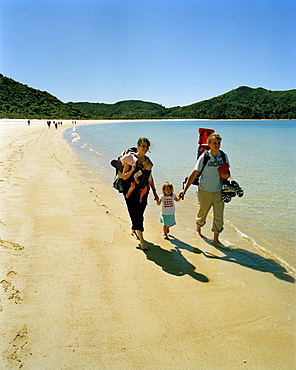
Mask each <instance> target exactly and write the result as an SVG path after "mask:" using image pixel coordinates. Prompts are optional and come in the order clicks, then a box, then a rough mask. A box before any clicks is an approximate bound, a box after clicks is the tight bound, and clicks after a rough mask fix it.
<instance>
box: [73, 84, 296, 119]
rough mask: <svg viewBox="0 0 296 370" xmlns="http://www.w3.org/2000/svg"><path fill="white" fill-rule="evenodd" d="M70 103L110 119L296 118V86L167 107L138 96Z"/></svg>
mask: <svg viewBox="0 0 296 370" xmlns="http://www.w3.org/2000/svg"><path fill="white" fill-rule="evenodd" d="M69 104H70V105H72V106H73V107H76V108H78V109H80V110H82V111H83V112H85V113H87V114H89V115H90V116H92V117H96V118H108V119H134V118H139V119H145V118H147V119H148V118H156V119H157V118H159V119H170V118H171V119H173V118H176V119H178V118H196V119H296V90H287V91H270V90H265V89H263V88H257V89H253V88H250V87H246V86H241V87H239V88H237V89H235V90H232V91H229V92H228V93H226V94H223V95H220V96H217V97H215V98H212V99H209V100H204V101H201V102H199V103H195V104H191V105H188V106H185V107H173V108H165V107H163V106H162V105H159V104H155V103H148V102H142V101H137V100H128V101H123V102H118V103H115V104H102V103H72V102H70V103H69Z"/></svg>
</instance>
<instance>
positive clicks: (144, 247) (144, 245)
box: [139, 244, 149, 251]
mask: <svg viewBox="0 0 296 370" xmlns="http://www.w3.org/2000/svg"><path fill="white" fill-rule="evenodd" d="M139 247H140V249H142V251H147V250H148V249H149V248H148V247H147V245H146V244H140V245H139Z"/></svg>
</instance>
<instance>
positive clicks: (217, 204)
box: [179, 133, 230, 243]
mask: <svg viewBox="0 0 296 370" xmlns="http://www.w3.org/2000/svg"><path fill="white" fill-rule="evenodd" d="M221 140H222V138H221V136H220V135H219V134H217V133H213V134H211V135H210V136H209V137H208V139H207V141H208V145H209V147H210V150H209V152H208V154H209V159H208V161H207V163H206V166H205V167H204V169H203V171H202V167H203V164H204V159H205V153H203V154H202V155H201V156H200V157H199V158H198V160H197V163H196V165H195V167H194V169H193V171H192V172H191V173H190V175H189V176H188V179H187V181H186V184H185V187H184V189H183V191H181V192H180V193H179V196H180V197H181V198H183V197H184V195H185V193H186V191H187V190H188V188H189V187H190V185H191V184H192V183H193V181H194V179H195V178H196V176H197V175H199V173H200V172H201V171H202V173H201V176H200V179H199V185H198V203H199V209H198V213H197V216H196V233H197V235H198V236H202V234H201V228H202V227H203V226H204V225H205V224H206V218H207V215H208V213H209V210H210V209H211V207H213V213H214V218H213V226H212V231H213V233H214V242H215V243H220V242H219V234H220V233H221V232H222V231H223V225H224V220H223V217H224V202H223V200H222V181H220V177H221V178H222V179H224V180H226V179H228V178H229V177H230V173H229V172H228V173H226V174H223V173H220V172H219V171H218V169H219V168H220V167H221V166H222V164H223V163H224V161H223V156H222V154H221V151H220V146H221ZM225 162H227V163H228V164H229V161H228V157H227V155H226V154H225Z"/></svg>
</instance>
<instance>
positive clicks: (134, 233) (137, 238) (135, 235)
mask: <svg viewBox="0 0 296 370" xmlns="http://www.w3.org/2000/svg"><path fill="white" fill-rule="evenodd" d="M131 236H133V237H134V238H135V239H136V240H140V239H139V237H138V235H137V233H136V232H135V231H134V230H133V231H132V233H131Z"/></svg>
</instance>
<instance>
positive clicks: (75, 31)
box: [0, 0, 296, 107]
mask: <svg viewBox="0 0 296 370" xmlns="http://www.w3.org/2000/svg"><path fill="white" fill-rule="evenodd" d="M0 12H1V13H0V17H1V19H0V21H1V22H0V24H1V25H0V42H1V44H0V52H1V56H0V72H1V73H2V74H3V75H4V76H7V77H10V78H13V79H14V80H16V81H18V82H21V83H24V84H26V85H28V86H30V87H34V88H36V89H39V90H45V91H48V92H49V93H51V94H53V95H54V96H56V97H57V98H59V99H60V100H62V101H63V102H68V101H89V102H101V103H115V102H117V101H120V100H128V99H138V100H144V101H150V102H156V103H159V104H162V105H164V106H166V107H172V106H177V105H180V106H184V105H188V104H191V103H195V102H197V101H202V100H205V99H210V98H212V97H214V96H218V95H221V94H224V93H225V92H228V91H230V90H232V89H235V88H237V87H239V86H243V85H244V86H250V87H263V88H266V89H268V90H290V89H295V88H296V1H295V0H254V1H253V0H0Z"/></svg>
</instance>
